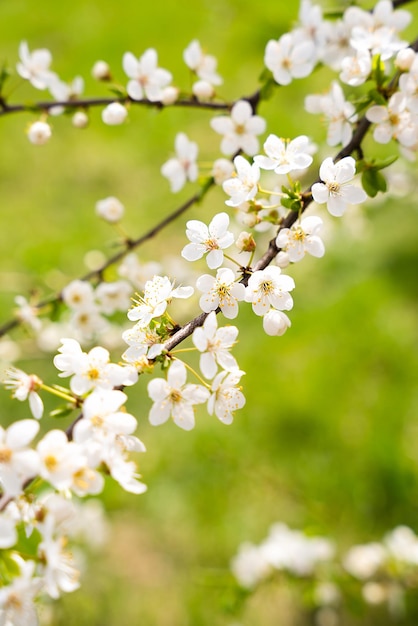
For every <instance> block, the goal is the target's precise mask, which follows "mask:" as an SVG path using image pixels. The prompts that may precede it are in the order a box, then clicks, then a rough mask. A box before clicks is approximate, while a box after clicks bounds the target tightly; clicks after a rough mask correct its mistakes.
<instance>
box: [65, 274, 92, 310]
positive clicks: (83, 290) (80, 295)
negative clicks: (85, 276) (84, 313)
mask: <svg viewBox="0 0 418 626" xmlns="http://www.w3.org/2000/svg"><path fill="white" fill-rule="evenodd" d="M61 296H62V299H63V301H64V302H65V304H66V305H67V306H68V307H70V308H71V309H74V310H78V309H89V308H91V307H94V290H93V287H92V285H91V283H89V282H87V281H85V280H72V281H71V282H70V283H68V285H66V286H65V287H64V289H63V290H62V292H61Z"/></svg>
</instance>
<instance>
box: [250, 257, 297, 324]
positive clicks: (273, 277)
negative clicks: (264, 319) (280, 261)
mask: <svg viewBox="0 0 418 626" xmlns="http://www.w3.org/2000/svg"><path fill="white" fill-rule="evenodd" d="M294 288H295V282H294V280H293V278H291V277H290V276H286V275H284V274H282V273H281V269H280V267H277V266H269V267H266V269H264V270H258V271H256V272H254V273H253V274H252V275H251V276H250V278H249V280H248V286H247V288H246V292H245V300H246V302H251V303H252V307H253V311H254V313H255V314H256V315H265V314H266V313H268V311H269V309H270V306H272V307H273V308H274V309H279V310H283V309H284V310H285V311H289V310H290V309H291V308H292V306H293V300H292V296H291V295H290V294H289V293H288V292H289V291H292V289H294Z"/></svg>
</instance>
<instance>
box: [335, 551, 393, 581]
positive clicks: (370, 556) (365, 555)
mask: <svg viewBox="0 0 418 626" xmlns="http://www.w3.org/2000/svg"><path fill="white" fill-rule="evenodd" d="M385 559H386V552H385V549H384V547H383V546H382V544H380V543H377V542H374V543H367V544H363V545H357V546H353V547H352V548H350V549H349V550H348V552H347V553H346V554H345V556H344V558H343V566H344V568H345V569H346V570H347V572H349V573H350V574H351V575H352V576H355V577H356V578H359V579H360V580H366V579H367V578H370V577H371V576H373V575H374V574H375V573H376V572H377V570H378V569H379V568H380V567H381V566H382V565H383V563H384V561H385Z"/></svg>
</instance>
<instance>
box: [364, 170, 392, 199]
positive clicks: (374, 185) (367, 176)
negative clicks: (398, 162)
mask: <svg viewBox="0 0 418 626" xmlns="http://www.w3.org/2000/svg"><path fill="white" fill-rule="evenodd" d="M361 183H362V185H363V189H364V190H365V192H366V193H367V195H368V196H370V197H371V198H374V197H375V196H376V195H377V194H378V192H379V191H382V192H384V191H386V189H387V182H386V178H385V177H384V176H383V174H381V173H380V172H379V171H378V170H376V169H374V168H369V169H366V170H364V172H363V173H362V175H361Z"/></svg>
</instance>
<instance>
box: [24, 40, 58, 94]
mask: <svg viewBox="0 0 418 626" xmlns="http://www.w3.org/2000/svg"><path fill="white" fill-rule="evenodd" d="M19 56H20V62H19V63H18V64H17V66H16V68H17V72H18V74H19V75H20V76H21V77H22V78H24V79H25V80H29V81H30V83H31V84H32V85H33V87H35V88H36V89H46V88H47V87H48V86H49V85H50V84H51V83H52V82H53V81H54V80H56V79H57V75H56V74H54V72H51V70H50V69H49V66H50V65H51V62H52V56H51V53H50V51H49V50H46V49H45V48H40V49H38V50H34V51H33V52H30V51H29V47H28V44H27V42H26V41H22V42H21V43H20V45H19Z"/></svg>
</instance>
